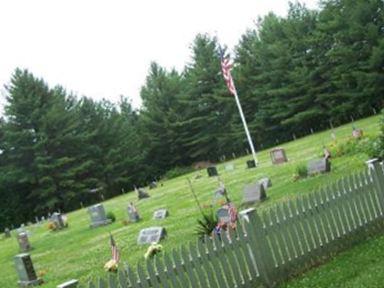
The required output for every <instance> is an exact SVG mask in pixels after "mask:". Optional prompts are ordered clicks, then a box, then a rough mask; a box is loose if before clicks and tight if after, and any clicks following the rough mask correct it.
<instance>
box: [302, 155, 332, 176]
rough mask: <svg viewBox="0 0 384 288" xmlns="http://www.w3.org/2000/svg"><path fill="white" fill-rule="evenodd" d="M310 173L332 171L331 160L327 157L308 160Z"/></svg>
mask: <svg viewBox="0 0 384 288" xmlns="http://www.w3.org/2000/svg"><path fill="white" fill-rule="evenodd" d="M307 169H308V174H309V175H314V174H317V173H325V172H330V171H331V162H329V160H328V159H327V158H321V159H315V160H311V161H309V162H308V166H307Z"/></svg>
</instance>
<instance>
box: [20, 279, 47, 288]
mask: <svg viewBox="0 0 384 288" xmlns="http://www.w3.org/2000/svg"><path fill="white" fill-rule="evenodd" d="M43 282H44V281H43V279H40V278H38V279H36V280H32V281H17V284H19V287H20V288H24V287H31V286H39V285H41V284H43Z"/></svg>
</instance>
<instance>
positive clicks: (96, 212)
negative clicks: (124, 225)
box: [88, 204, 112, 228]
mask: <svg viewBox="0 0 384 288" xmlns="http://www.w3.org/2000/svg"><path fill="white" fill-rule="evenodd" d="M88 213H89V215H90V216H91V225H90V227H91V228H95V227H99V226H104V225H108V224H110V223H111V222H112V221H111V220H110V219H108V218H107V216H106V215H105V210H104V206H103V205H102V204H96V205H93V206H91V207H89V208H88Z"/></svg>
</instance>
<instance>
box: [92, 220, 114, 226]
mask: <svg viewBox="0 0 384 288" xmlns="http://www.w3.org/2000/svg"><path fill="white" fill-rule="evenodd" d="M111 223H112V221H111V219H107V220H105V221H99V222H94V223H92V224H91V225H89V227H91V228H97V227H100V226H106V225H108V224H111Z"/></svg>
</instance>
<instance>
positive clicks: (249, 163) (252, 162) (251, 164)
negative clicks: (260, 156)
mask: <svg viewBox="0 0 384 288" xmlns="http://www.w3.org/2000/svg"><path fill="white" fill-rule="evenodd" d="M255 167H256V162H255V160H248V161H247V168H248V169H251V168H255Z"/></svg>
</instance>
